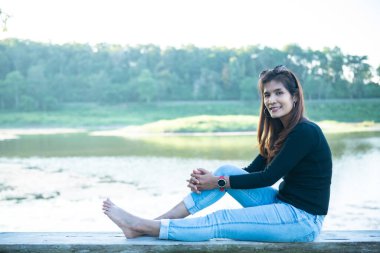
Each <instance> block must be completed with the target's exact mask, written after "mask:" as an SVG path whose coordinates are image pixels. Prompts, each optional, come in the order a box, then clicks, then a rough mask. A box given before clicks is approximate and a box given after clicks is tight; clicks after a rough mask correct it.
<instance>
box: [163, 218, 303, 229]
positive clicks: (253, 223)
mask: <svg viewBox="0 0 380 253" xmlns="http://www.w3.org/2000/svg"><path fill="white" fill-rule="evenodd" d="M303 221H307V219H301V220H297V221H294V222H287V223H283V222H280V223H259V222H228V223H217V224H214V225H204V226H191V227H190V226H187V227H184V226H174V225H170V227H172V228H205V227H206V228H207V227H213V226H219V225H228V224H233V225H235V224H252V225H289V224H296V223H298V222H303Z"/></svg>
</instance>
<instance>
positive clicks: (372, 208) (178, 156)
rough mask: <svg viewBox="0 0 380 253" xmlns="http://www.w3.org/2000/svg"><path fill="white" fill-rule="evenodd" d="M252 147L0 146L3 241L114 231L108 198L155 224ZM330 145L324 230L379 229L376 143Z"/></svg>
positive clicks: (235, 141)
mask: <svg viewBox="0 0 380 253" xmlns="http://www.w3.org/2000/svg"><path fill="white" fill-rule="evenodd" d="M255 138H256V136H214V137H212V136H208V137H205V136H203V137H200V136H197V137H196V136H165V137H145V138H120V137H99V136H90V135H88V134H87V133H78V134H58V135H32V136H22V137H21V138H19V139H14V140H5V141H0V217H1V219H0V231H107V230H108V231H110V230H117V228H116V227H115V226H114V225H113V224H112V223H111V222H109V220H108V218H107V217H105V216H104V214H103V213H102V212H101V201H102V200H103V199H104V198H106V197H110V198H112V199H113V200H114V201H115V202H117V203H118V204H119V205H121V206H122V207H124V208H126V209H127V210H129V211H131V212H133V213H136V214H139V215H141V216H143V217H146V218H154V217H156V216H158V215H160V214H161V213H162V212H164V211H165V210H166V209H168V208H169V207H171V206H172V205H174V204H176V203H177V202H178V201H180V200H181V199H182V198H183V197H184V196H185V194H187V193H188V192H189V190H188V188H186V181H185V180H186V179H187V178H188V176H189V173H190V172H191V170H192V169H193V168H197V167H203V168H206V169H209V170H215V169H216V168H217V167H219V166H221V165H223V164H226V163H227V164H233V165H236V166H240V167H243V166H246V165H247V164H249V163H250V161H251V160H252V159H253V158H254V157H255V156H256V154H257V148H256V147H255V145H254V143H255ZM327 139H328V141H329V144H330V146H331V149H332V152H333V157H334V160H333V164H334V167H333V180H332V191H331V202H330V210H329V215H328V216H327V218H326V220H325V225H324V229H380V198H379V190H378V188H379V187H378V186H379V185H380V169H379V168H380V166H379V163H380V133H379V132H365V133H350V134H334V135H327ZM277 185H278V183H277V184H276V185H275V187H276V186H277ZM220 208H239V205H238V204H237V203H236V202H235V201H234V200H233V199H231V198H230V197H228V196H226V198H224V199H222V201H220V202H218V203H217V204H216V205H214V206H212V207H210V208H208V209H206V210H203V211H202V212H201V213H199V214H197V215H203V214H205V213H208V212H210V211H213V210H216V209H220Z"/></svg>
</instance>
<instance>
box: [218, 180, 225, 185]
mask: <svg viewBox="0 0 380 253" xmlns="http://www.w3.org/2000/svg"><path fill="white" fill-rule="evenodd" d="M218 185H219V187H224V186H226V180H224V179H219V180H218Z"/></svg>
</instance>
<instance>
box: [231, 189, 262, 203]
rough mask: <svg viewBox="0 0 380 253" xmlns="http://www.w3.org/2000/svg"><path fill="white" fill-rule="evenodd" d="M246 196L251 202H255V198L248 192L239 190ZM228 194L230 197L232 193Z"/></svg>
mask: <svg viewBox="0 0 380 253" xmlns="http://www.w3.org/2000/svg"><path fill="white" fill-rule="evenodd" d="M241 192H242V193H243V194H244V195H245V196H246V197H248V198H249V199H250V200H251V201H253V202H257V199H255V198H253V197H252V196H251V195H250V194H248V193H247V192H245V191H241ZM227 193H228V191H227ZM230 196H231V197H232V195H231V194H230Z"/></svg>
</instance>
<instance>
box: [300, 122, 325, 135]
mask: <svg viewBox="0 0 380 253" xmlns="http://www.w3.org/2000/svg"><path fill="white" fill-rule="evenodd" d="M294 132H302V133H303V135H312V136H318V135H320V134H322V130H321V128H320V127H319V126H318V125H317V123H315V122H313V121H310V120H309V119H306V118H303V119H302V120H301V121H300V122H299V123H298V124H297V125H296V126H295V127H294Z"/></svg>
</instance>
